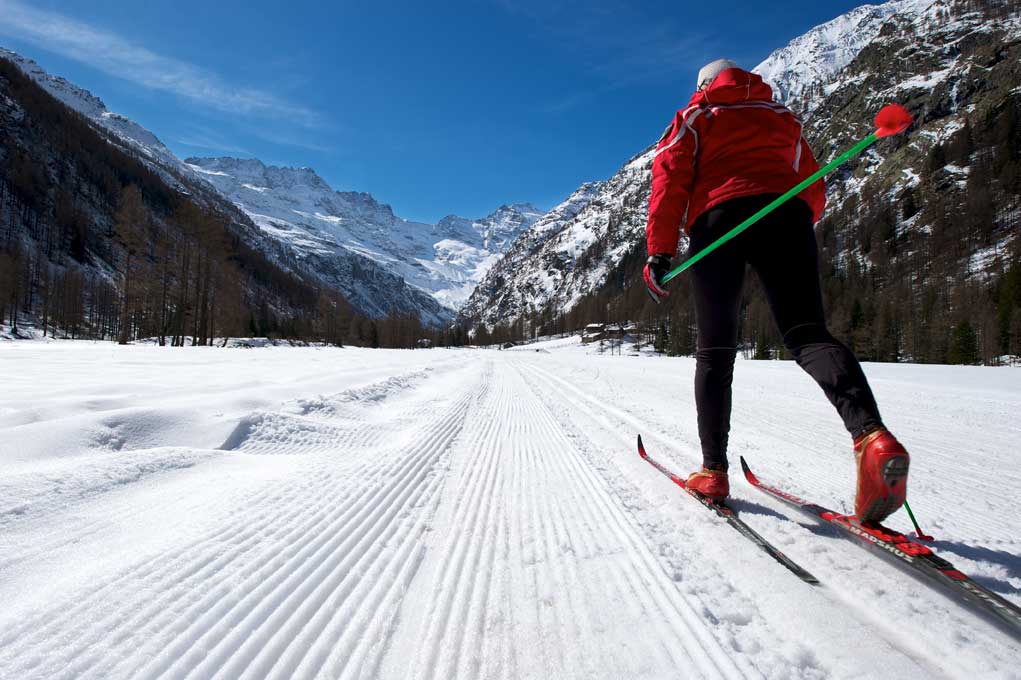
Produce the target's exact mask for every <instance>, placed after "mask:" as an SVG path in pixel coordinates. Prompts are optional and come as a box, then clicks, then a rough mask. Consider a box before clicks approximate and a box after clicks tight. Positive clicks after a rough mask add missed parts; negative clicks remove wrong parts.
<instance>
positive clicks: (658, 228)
mask: <svg viewBox="0 0 1021 680" xmlns="http://www.w3.org/2000/svg"><path fill="white" fill-rule="evenodd" d="M697 86H698V87H697V91H696V92H695V94H694V95H693V96H692V97H691V101H690V102H689V103H688V106H687V108H685V109H683V110H681V111H678V112H677V115H676V116H675V117H674V120H673V122H672V123H671V124H670V126H669V127H667V129H666V130H665V131H664V133H663V136H662V137H661V138H660V140H659V144H658V146H657V148H656V152H655V158H654V160H653V165H652V196H651V198H650V200H649V222H648V226H647V227H646V238H647V247H648V254H649V259H648V261H647V262H646V265H645V270H644V272H643V276H644V279H645V284H646V286H647V287H648V290H649V294H650V295H651V296H652V299H653V300H655V301H656V302H657V303H658V302H660V301H661V300H662V299H663V298H665V297H667V295H668V293H667V291H666V290H665V289H664V288H663V281H662V279H663V277H664V276H665V275H666V274H667V273H668V272H669V271H670V269H671V267H670V261H671V259H672V257H673V255H674V254H675V253H676V251H677V244H678V241H679V238H680V228H681V227H682V226H683V227H684V228H685V230H686V232H687V233H688V234H689V239H690V240H689V246H688V252H689V255H691V254H694V253H697V252H699V251H700V250H701V249H702V248H704V247H706V246H707V245H709V244H711V243H712V242H713V241H715V240H716V239H717V238H719V237H720V236H722V235H723V234H725V233H727V232H728V231H730V230H731V229H732V228H733V227H735V226H737V225H738V224H740V223H741V222H742V221H743V220H745V219H746V218H748V217H749V216H751V215H752V214H754V213H755V212H757V211H758V210H759V209H761V208H762V207H764V206H765V205H766V204H768V203H769V202H771V201H772V200H773V199H775V198H776V197H777V196H778V195H779V194H782V193H784V192H786V191H787V190H788V189H790V188H791V187H793V186H794V185H795V184H797V183H798V182H800V181H801V180H803V179H805V178H806V177H808V176H809V175H811V174H812V173H813V172H815V171H816V170H817V169H818V167H819V166H818V165H817V163H816V161H815V158H814V157H813V155H812V151H811V149H809V147H808V144H807V143H806V142H805V140H804V139H803V138H802V136H801V121H800V120H798V118H797V117H796V116H795V115H794V114H793V113H791V111H790V110H788V109H787V108H786V107H785V106H783V105H782V104H779V103H777V102H774V101H773V92H772V90H771V89H770V87H769V86H768V85H766V84H765V83H763V82H762V78H761V77H760V76H758V75H756V74H754V73H749V72H748V71H744V70H742V69H741V68H739V67H738V65H737V64H735V63H734V62H732V61H730V60H728V59H718V60H716V61H714V62H712V63H710V64H707V65H706V66H704V67H703V68H702V69H701V70H700V71H699V74H698V83H697ZM825 202H826V195H825V187H824V185H823V182H822V180H819V181H818V182H815V183H814V184H812V185H811V186H809V187H808V188H807V189H805V190H804V191H803V192H802V193H801V194H800V195H799V196H798V197H796V198H794V199H792V200H790V201H788V202H787V203H785V204H783V205H782V206H781V207H780V208H778V209H777V210H775V211H774V212H772V213H771V214H770V215H768V216H767V217H765V218H764V219H763V220H762V223H761V224H757V225H756V226H755V227H753V228H751V229H749V230H747V231H745V232H743V233H742V234H740V235H739V236H737V237H736V238H734V239H733V240H731V241H730V242H728V243H726V244H724V245H723V246H722V247H720V248H719V249H718V250H717V251H715V252H713V253H712V254H711V255H709V256H708V257H706V258H705V259H704V260H702V261H700V262H698V263H696V264H695V266H693V267H692V268H691V272H692V286H693V290H694V298H695V316H696V320H697V324H698V349H697V351H696V354H695V358H696V368H695V404H696V407H697V410H698V434H699V439H700V440H701V444H702V456H703V466H702V469H701V470H700V471H699V472H695V473H694V474H692V475H691V476H690V477H689V478H688V480H687V484H688V487H689V488H691V489H693V490H695V491H698V492H700V493H702V494H703V495H705V496H707V497H709V498H711V499H713V500H723V499H725V498H726V497H727V496H728V495H729V493H730V485H729V482H728V478H727V440H728V436H729V432H730V411H731V384H732V381H733V375H734V359H735V357H736V355H737V340H738V315H739V311H740V301H741V290H742V287H743V284H744V276H745V266H746V264H750V265H751V267H752V269H754V270H755V272H756V274H757V275H758V277H759V280H760V281H761V282H762V287H763V288H764V289H765V292H766V298H767V300H768V302H769V306H770V309H771V310H772V313H773V317H774V319H775V321H776V324H777V327H778V328H779V331H780V333H781V335H782V337H783V342H784V345H785V346H786V347H787V349H788V350H789V351H790V353H791V355H792V356H793V357H794V360H795V361H796V362H797V363H798V365H799V366H801V368H803V369H804V370H805V371H806V372H807V373H808V374H809V375H811V376H812V378H814V379H815V381H816V382H817V383H818V384H819V386H820V387H821V388H822V390H823V392H825V394H826V396H827V398H828V399H829V400H830V402H831V403H832V404H833V406H834V407H835V408H836V409H837V412H838V413H839V414H840V417H841V418H842V419H843V421H844V426H845V427H846V428H847V430H848V432H850V434H851V437H852V441H853V446H854V454H855V458H856V461H857V467H858V484H857V492H856V494H855V501H854V510H855V514H856V515H857V516H858V519H859V520H860V521H862V522H879V521H881V520H883V519H884V518H886V517H887V516H888V515H889V514H890V513H892V512H894V511H895V510H897V508H899V507H900V506H901V505H902V504H903V503H904V497H905V493H906V487H907V473H908V464H909V456H908V452H907V451H906V450H905V449H904V447H903V446H901V444H900V443H899V442H898V441H897V439H896V438H894V436H893V435H892V434H891V433H890V432H889V431H887V430H886V428H885V427H883V422H882V419H881V418H880V416H879V408H878V407H877V405H876V401H875V398H874V397H873V395H872V390H871V389H870V388H869V384H868V381H867V380H866V379H865V374H864V373H863V372H862V369H861V366H860V365H859V363H858V360H857V359H856V358H855V356H854V354H852V352H851V351H850V350H849V349H848V348H847V347H846V346H844V345H843V344H841V343H840V342H839V341H837V340H836V339H834V338H833V336H832V335H830V333H829V331H828V330H827V329H826V322H825V317H824V313H823V305H822V293H821V290H820V285H819V271H818V251H817V247H816V241H815V231H814V225H815V223H816V222H818V220H819V218H820V216H821V215H822V211H823V208H824V206H825Z"/></svg>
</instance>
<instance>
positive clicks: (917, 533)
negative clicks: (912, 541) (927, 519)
mask: <svg viewBox="0 0 1021 680" xmlns="http://www.w3.org/2000/svg"><path fill="white" fill-rule="evenodd" d="M904 509H905V510H907V511H908V517H910V518H911V523H912V524H914V525H915V536H918V540H920V541H931V540H933V538H932V536H929V535H927V534H923V533H922V528H921V527H920V526H918V521H917V520H916V519H915V513H913V512H911V506H910V505H908V501H907V499H905V500H904Z"/></svg>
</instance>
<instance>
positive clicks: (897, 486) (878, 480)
mask: <svg viewBox="0 0 1021 680" xmlns="http://www.w3.org/2000/svg"><path fill="white" fill-rule="evenodd" d="M854 457H855V459H856V460H857V461H858V490H857V493H855V496H854V514H855V515H856V516H857V517H858V521H860V522H882V521H883V520H884V519H886V518H887V517H888V516H889V515H891V514H893V513H894V512H895V511H896V510H897V509H898V508H900V506H902V505H904V498H905V497H906V496H907V491H908V464H909V463H910V461H911V458H910V456H908V452H907V451H906V450H905V449H904V447H903V446H901V443H900V442H899V441H897V439H896V438H895V437H894V436H893V435H892V434H890V433H889V432H888V431H887V430H886V428H883V427H881V428H879V429H876V430H873V431H872V432H868V433H866V434H863V435H862V436H860V437H858V439H856V440H855V441H854Z"/></svg>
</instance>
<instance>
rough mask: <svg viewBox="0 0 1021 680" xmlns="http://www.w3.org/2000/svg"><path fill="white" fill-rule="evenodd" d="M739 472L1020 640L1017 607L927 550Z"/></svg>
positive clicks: (743, 464)
mask: <svg viewBox="0 0 1021 680" xmlns="http://www.w3.org/2000/svg"><path fill="white" fill-rule="evenodd" d="M741 469H742V470H744V476H745V478H746V479H747V480H748V482H749V483H750V484H751V485H752V486H754V487H755V488H756V489H758V490H759V491H762V492H764V493H766V494H768V495H770V496H772V497H773V498H776V499H778V500H780V501H782V502H784V503H786V504H788V505H791V506H794V507H795V508H797V509H798V510H800V511H801V512H802V513H804V514H806V515H808V516H810V517H812V518H813V519H817V520H821V521H823V522H826V523H828V524H831V525H833V526H835V527H838V528H839V529H841V530H842V532H843V533H844V534H845V535H846V536H849V537H852V538H854V539H856V540H857V542H858V544H859V545H861V546H862V547H863V548H866V549H871V550H874V551H876V552H878V553H879V554H880V555H882V556H883V557H884V558H886V559H887V560H889V561H890V562H892V563H893V564H895V565H896V566H898V567H900V568H901V569H902V570H904V571H905V572H906V573H908V574H909V575H911V576H914V577H916V578H918V580H919V582H921V583H924V584H926V585H929V586H941V587H942V589H941V592H943V593H944V594H946V595H949V596H952V597H955V598H957V599H958V600H961V601H963V602H965V603H967V604H969V605H971V606H972V608H973V609H974V610H975V611H976V612H977V613H979V614H981V615H984V616H985V617H986V618H988V619H989V620H990V621H992V622H993V623H995V624H998V625H999V626H1000V627H1001V628H1003V629H1004V630H1005V631H1006V632H1008V633H1009V634H1010V635H1011V636H1013V637H1014V638H1015V639H1021V607H1018V606H1016V605H1014V604H1013V603H1011V602H1009V601H1007V600H1005V599H1004V598H1002V597H1000V596H999V595H997V594H996V593H994V592H992V591H991V590H989V589H988V588H985V587H984V586H982V585H979V584H978V583H976V582H975V581H973V580H972V579H971V578H969V577H968V576H967V575H966V574H964V573H962V572H961V571H959V570H958V569H955V568H954V565H952V564H951V563H950V562H948V561H946V560H945V559H943V558H942V557H939V556H938V555H936V554H935V553H934V552H933V551H932V550H930V549H929V547H928V546H925V545H922V544H921V543H918V542H916V541H913V540H911V539H910V538H908V537H907V536H905V535H904V534H901V533H900V532H898V531H895V530H893V529H889V528H887V527H884V526H882V525H880V524H874V525H873V524H869V525H863V524H861V523H859V522H858V520H857V519H856V518H854V517H852V516H848V515H842V514H840V513H838V512H834V511H833V510H829V509H827V508H824V507H822V506H821V505H816V504H815V503H810V502H808V501H805V500H802V499H800V498H798V497H797V496H794V495H791V494H789V493H787V492H785V491H782V490H780V489H777V488H776V487H773V486H769V485H768V484H764V483H763V482H761V481H760V480H759V478H758V477H756V476H755V474H754V473H752V471H751V468H750V467H748V463H747V462H746V461H745V459H744V458H743V457H742V458H741Z"/></svg>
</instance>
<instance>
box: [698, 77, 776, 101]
mask: <svg viewBox="0 0 1021 680" xmlns="http://www.w3.org/2000/svg"><path fill="white" fill-rule="evenodd" d="M745 101H763V102H771V101H773V90H772V89H771V88H770V87H769V85H766V83H764V82H762V76H760V75H759V74H757V73H750V72H748V71H745V70H744V69H740V68H728V69H727V70H726V71H723V72H722V73H720V75H718V76H716V79H715V80H714V81H713V83H712V85H710V86H709V87H708V88H706V89H705V90H701V91H698V92H696V93H695V94H693V95H692V96H691V101H690V102H688V106H689V107H690V106H711V105H713V104H735V103H737V102H745Z"/></svg>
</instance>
